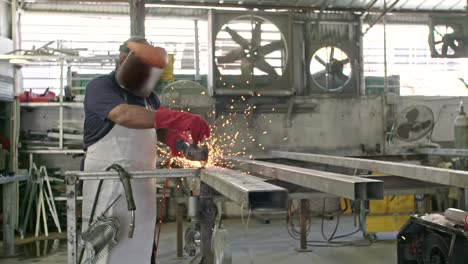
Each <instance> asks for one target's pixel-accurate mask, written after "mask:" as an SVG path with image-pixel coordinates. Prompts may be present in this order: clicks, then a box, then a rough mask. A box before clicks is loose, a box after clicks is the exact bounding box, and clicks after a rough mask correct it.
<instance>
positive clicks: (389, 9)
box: [364, 0, 400, 35]
mask: <svg viewBox="0 0 468 264" xmlns="http://www.w3.org/2000/svg"><path fill="white" fill-rule="evenodd" d="M398 2H400V0H395V1H394V2H393V3H392V4H391V5H390V6H389V7H388V8H385V10H384V11H383V12H382V14H380V15H379V16H378V17H377V19H376V20H375V21H374V22H373V23H372V24H370V25H369V28H367V30H366V32H364V35H365V34H367V32H369V30H370V29H371V28H373V27H374V26H375V25H377V23H379V22H380V20H381V19H382V18H383V17H384V16H385V15H386V14H387V13H389V12H390V11H392V10H393V8H394V7H395V6H396V4H398Z"/></svg>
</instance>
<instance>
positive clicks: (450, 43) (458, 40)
mask: <svg viewBox="0 0 468 264" xmlns="http://www.w3.org/2000/svg"><path fill="white" fill-rule="evenodd" d="M429 26H430V32H429V45H430V48H431V56H432V57H434V58H460V57H468V43H467V42H468V16H465V17H463V16H456V15H455V16H450V17H440V16H437V17H431V22H430V25H429Z"/></svg>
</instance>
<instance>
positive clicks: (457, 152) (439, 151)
mask: <svg viewBox="0 0 468 264" xmlns="http://www.w3.org/2000/svg"><path fill="white" fill-rule="evenodd" d="M414 152H416V153H418V154H425V155H435V156H459V157H468V149H446V148H420V149H416V150H415V151H414Z"/></svg>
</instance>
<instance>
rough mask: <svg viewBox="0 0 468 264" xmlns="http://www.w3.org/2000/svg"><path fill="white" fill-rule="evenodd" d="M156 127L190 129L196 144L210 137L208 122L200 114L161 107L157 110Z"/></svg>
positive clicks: (182, 130) (181, 130)
mask: <svg viewBox="0 0 468 264" xmlns="http://www.w3.org/2000/svg"><path fill="white" fill-rule="evenodd" d="M155 123H156V129H159V128H166V129H173V130H178V131H180V132H185V131H189V132H190V135H191V136H192V140H193V143H194V144H197V143H198V142H199V141H202V140H203V139H204V138H209V137H210V127H209V125H208V123H207V122H206V121H205V120H204V119H203V118H202V117H201V116H199V115H194V114H190V113H187V112H179V111H174V110H169V109H166V108H164V107H159V108H158V110H157V111H156V118H155Z"/></svg>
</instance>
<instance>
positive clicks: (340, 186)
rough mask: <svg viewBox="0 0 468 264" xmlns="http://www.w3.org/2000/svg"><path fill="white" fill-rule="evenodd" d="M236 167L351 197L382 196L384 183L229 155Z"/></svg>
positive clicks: (367, 197) (373, 197) (381, 197)
mask: <svg viewBox="0 0 468 264" xmlns="http://www.w3.org/2000/svg"><path fill="white" fill-rule="evenodd" d="M226 158H227V159H228V160H229V161H230V162H231V163H232V164H233V165H234V167H235V168H236V169H240V170H243V171H246V172H249V173H252V174H256V175H259V176H265V177H269V178H274V179H277V180H282V181H286V182H290V183H294V184H297V185H300V186H304V187H307V188H311V189H314V190H317V191H321V192H325V193H329V194H333V195H336V196H339V197H344V198H348V199H352V200H374V199H376V200H380V199H383V189H384V188H383V187H384V186H383V182H382V181H379V180H373V179H365V178H360V177H355V176H350V175H343V174H337V173H331V172H324V171H318V170H311V169H305V168H298V167H294V166H288V165H282V164H276V163H270V162H264V161H255V160H249V159H245V158H239V157H226Z"/></svg>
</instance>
